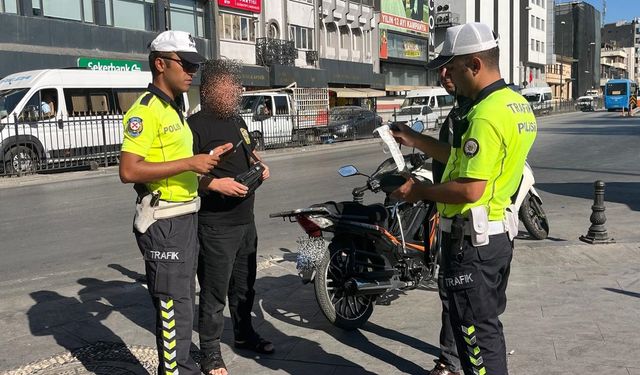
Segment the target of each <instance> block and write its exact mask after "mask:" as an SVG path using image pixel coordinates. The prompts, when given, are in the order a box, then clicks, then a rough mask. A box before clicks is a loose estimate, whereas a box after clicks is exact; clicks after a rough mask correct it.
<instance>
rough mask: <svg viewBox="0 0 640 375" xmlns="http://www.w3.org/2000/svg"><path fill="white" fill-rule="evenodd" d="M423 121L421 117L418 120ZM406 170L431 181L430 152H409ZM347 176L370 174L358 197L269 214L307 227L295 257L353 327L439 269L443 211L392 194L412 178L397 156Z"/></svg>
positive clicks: (350, 169)
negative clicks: (370, 200) (369, 196)
mask: <svg viewBox="0 0 640 375" xmlns="http://www.w3.org/2000/svg"><path fill="white" fill-rule="evenodd" d="M416 126H419V125H416ZM403 157H404V161H405V164H406V168H405V171H406V172H408V173H409V174H410V175H411V176H412V177H413V178H415V179H417V180H419V181H422V182H427V183H428V182H432V181H431V180H430V179H429V177H430V176H431V171H429V170H428V169H426V168H425V162H426V161H427V156H425V155H424V154H421V153H420V154H418V153H414V154H408V155H404V156H403ZM338 172H339V173H340V175H341V176H343V177H349V176H355V175H361V176H366V177H367V182H366V184H365V185H364V186H361V187H356V188H355V189H353V191H352V195H353V200H352V201H344V202H325V203H321V204H314V205H312V206H310V207H307V208H300V209H295V210H290V211H284V212H278V213H273V214H270V215H269V216H270V217H271V218H277V217H281V218H283V219H285V220H286V219H289V220H290V221H291V222H297V223H298V224H299V225H300V226H301V227H302V229H303V230H304V231H305V232H306V234H307V235H308V238H304V239H301V240H299V241H298V243H299V249H298V250H299V255H298V258H297V262H296V267H297V269H298V272H299V275H300V276H301V278H302V281H303V282H304V283H309V282H313V284H314V291H315V296H316V300H317V302H318V305H319V306H320V309H321V311H322V313H323V314H324V316H325V317H326V318H327V319H328V320H329V322H331V323H332V324H334V325H335V326H337V327H339V328H342V329H345V330H354V329H357V328H360V327H362V325H363V324H365V323H366V322H367V320H368V319H369V317H370V316H371V314H372V313H373V309H374V306H375V303H376V301H377V299H378V297H380V296H382V295H383V294H385V293H387V292H389V291H391V290H395V289H398V290H410V289H415V288H417V287H418V286H420V285H421V282H422V281H423V280H425V279H429V278H433V277H434V276H435V275H436V271H435V268H436V265H437V259H436V254H438V252H437V248H438V243H437V242H438V240H437V237H438V236H437V228H438V215H437V212H436V207H435V204H434V203H433V202H426V201H421V202H417V203H409V202H403V201H395V200H394V199H392V198H391V197H390V196H389V195H390V194H391V192H393V191H394V190H396V189H397V188H398V187H399V186H400V185H402V184H403V183H404V182H405V181H406V177H404V176H403V175H402V174H400V173H399V172H398V168H397V167H396V163H395V161H394V159H393V158H388V159H387V160H385V161H383V162H382V164H380V165H379V166H378V168H377V169H376V171H375V172H374V173H373V174H371V175H370V176H367V175H364V174H362V173H360V172H359V171H358V170H357V169H356V168H355V167H354V166H353V165H347V166H344V167H342V168H340V169H339V171H338ZM367 191H370V192H372V193H378V192H384V193H385V198H384V202H383V203H382V204H380V203H377V204H371V205H364V204H363V199H364V193H365V192H367Z"/></svg>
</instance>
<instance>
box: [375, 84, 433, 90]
mask: <svg viewBox="0 0 640 375" xmlns="http://www.w3.org/2000/svg"><path fill="white" fill-rule="evenodd" d="M427 87H428V86H409V85H386V86H385V88H384V89H385V90H387V91H409V90H417V89H425V88H427Z"/></svg>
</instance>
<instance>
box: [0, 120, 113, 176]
mask: <svg viewBox="0 0 640 375" xmlns="http://www.w3.org/2000/svg"><path fill="white" fill-rule="evenodd" d="M122 118H123V116H122V115H121V114H99V115H97V114H91V113H87V114H78V115H76V116H75V117H69V118H66V119H56V118H48V119H18V118H13V119H12V120H11V121H10V122H8V123H6V124H0V176H20V175H23V174H30V173H36V172H47V171H55V170H63V169H71V168H78V167H86V166H91V167H97V166H98V165H102V166H109V165H111V164H116V163H117V162H118V155H119V153H120V145H121V144H122ZM30 120H33V121H30Z"/></svg>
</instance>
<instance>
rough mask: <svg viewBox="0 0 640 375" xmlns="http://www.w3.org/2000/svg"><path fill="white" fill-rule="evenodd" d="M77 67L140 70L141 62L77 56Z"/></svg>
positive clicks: (120, 70) (108, 70)
mask: <svg viewBox="0 0 640 375" xmlns="http://www.w3.org/2000/svg"><path fill="white" fill-rule="evenodd" d="M78 67H80V68H89V69H91V70H101V71H107V72H140V71H142V64H141V63H139V62H136V61H130V60H110V59H94V58H91V57H79V58H78Z"/></svg>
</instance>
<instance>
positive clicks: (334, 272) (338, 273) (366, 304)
mask: <svg viewBox="0 0 640 375" xmlns="http://www.w3.org/2000/svg"><path fill="white" fill-rule="evenodd" d="M332 245H336V243H335V242H334V243H333V244H331V245H330V246H329V251H326V252H325V254H324V257H323V258H322V261H321V262H320V266H319V267H318V269H317V271H316V276H315V279H314V290H315V294H316V300H317V301H318V305H319V306H320V310H321V311H322V313H323V314H324V316H325V317H326V318H327V320H329V322H331V324H333V325H335V326H336V327H339V328H342V329H344V330H347V331H353V330H355V329H358V328H360V327H362V326H363V325H364V324H365V323H366V322H367V320H369V317H370V316H371V314H372V313H373V307H374V305H375V302H376V298H377V297H378V296H377V295H353V294H351V293H349V292H348V290H347V288H346V286H345V283H346V281H347V280H348V279H349V278H350V277H351V272H352V271H350V265H351V264H352V262H353V259H350V258H351V257H353V256H354V255H353V251H350V250H349V249H344V250H341V249H339V248H337V249H333V250H332V249H331V248H332V247H333V246H332Z"/></svg>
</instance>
